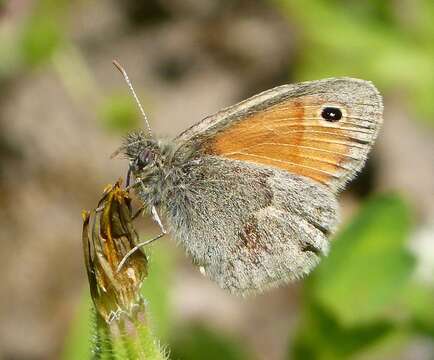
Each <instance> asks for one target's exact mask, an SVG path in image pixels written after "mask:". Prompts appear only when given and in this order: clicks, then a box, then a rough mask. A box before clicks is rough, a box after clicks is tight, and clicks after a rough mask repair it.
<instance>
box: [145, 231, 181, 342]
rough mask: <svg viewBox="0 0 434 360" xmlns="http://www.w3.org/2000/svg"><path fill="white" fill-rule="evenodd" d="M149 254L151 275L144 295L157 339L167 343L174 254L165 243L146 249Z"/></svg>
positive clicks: (147, 279) (146, 283) (146, 281)
mask: <svg viewBox="0 0 434 360" xmlns="http://www.w3.org/2000/svg"><path fill="white" fill-rule="evenodd" d="M146 252H147V253H148V254H149V274H148V277H147V278H146V280H145V281H144V283H143V286H142V294H143V296H144V298H145V299H146V300H147V301H148V303H149V309H148V312H149V314H150V315H149V316H150V321H151V328H152V329H153V330H154V332H155V334H156V337H157V338H159V339H161V340H163V341H166V340H167V339H168V337H169V330H170V325H171V321H170V320H171V309H170V304H169V289H170V286H171V274H172V271H173V262H174V259H173V254H172V251H171V250H170V249H169V247H168V246H167V245H166V244H165V243H164V241H161V240H160V241H159V242H158V243H156V244H155V245H153V246H152V247H148V248H146Z"/></svg>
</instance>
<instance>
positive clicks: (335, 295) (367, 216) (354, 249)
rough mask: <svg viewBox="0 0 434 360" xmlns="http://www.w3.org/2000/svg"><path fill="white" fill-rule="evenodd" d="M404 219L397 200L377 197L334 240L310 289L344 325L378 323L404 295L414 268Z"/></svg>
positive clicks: (406, 214)
mask: <svg viewBox="0 0 434 360" xmlns="http://www.w3.org/2000/svg"><path fill="white" fill-rule="evenodd" d="M409 217H410V216H409V211H408V209H407V206H406V205H405V204H404V203H403V202H402V201H401V200H400V198H399V197H396V196H392V195H391V196H380V197H377V198H375V199H373V200H371V201H369V202H368V203H366V204H365V206H364V207H363V208H362V209H361V211H360V213H359V214H358V215H357V216H356V218H355V219H354V220H353V221H352V222H351V223H350V224H349V225H348V226H347V227H346V228H345V229H344V230H343V231H342V232H341V233H340V234H339V235H338V237H337V238H336V239H335V240H334V241H333V244H332V250H331V252H330V255H329V257H327V258H326V259H324V260H323V262H322V263H321V264H320V265H319V267H318V269H317V271H316V272H315V275H314V277H312V279H311V281H312V284H311V287H310V290H311V291H312V296H313V297H314V298H315V299H316V300H317V301H318V302H319V303H320V304H322V306H324V308H326V309H328V310H329V311H331V312H332V313H333V314H334V316H335V317H336V319H337V320H338V321H339V322H340V323H341V324H342V325H343V326H354V325H359V324H364V323H365V324H366V323H369V322H371V321H378V320H380V319H381V318H383V317H385V316H386V313H387V311H388V310H389V306H390V304H391V303H392V302H393V301H394V299H395V298H396V297H397V296H399V295H400V293H401V292H402V291H403V290H404V288H405V286H406V284H407V281H408V280H409V277H410V275H411V274H412V271H413V268H414V264H415V260H414V258H413V257H412V255H411V254H410V253H409V251H408V250H407V249H406V247H405V243H406V241H407V239H408V235H409V229H410V218H409Z"/></svg>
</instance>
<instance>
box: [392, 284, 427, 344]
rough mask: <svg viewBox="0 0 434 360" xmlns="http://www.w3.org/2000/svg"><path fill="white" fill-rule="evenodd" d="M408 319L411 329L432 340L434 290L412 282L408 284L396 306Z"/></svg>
mask: <svg viewBox="0 0 434 360" xmlns="http://www.w3.org/2000/svg"><path fill="white" fill-rule="evenodd" d="M398 305H399V306H400V307H401V308H402V309H403V312H405V314H404V315H405V316H407V317H409V318H410V319H409V320H410V322H411V327H412V329H413V330H414V331H415V332H417V333H419V334H421V335H425V336H430V337H431V338H433V339H434V288H433V287H432V286H431V287H429V286H428V285H426V284H425V285H424V284H419V283H417V282H416V281H413V282H411V283H409V284H408V286H407V287H406V288H405V290H404V291H403V293H402V296H401V298H400V299H399V304H398Z"/></svg>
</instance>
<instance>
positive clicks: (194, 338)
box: [171, 325, 251, 360]
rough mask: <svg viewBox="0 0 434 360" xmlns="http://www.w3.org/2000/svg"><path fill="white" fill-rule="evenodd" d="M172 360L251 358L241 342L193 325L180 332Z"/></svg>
mask: <svg viewBox="0 0 434 360" xmlns="http://www.w3.org/2000/svg"><path fill="white" fill-rule="evenodd" d="M171 359H185V360H203V359H207V360H221V359H225V360H244V359H251V357H250V356H247V352H246V351H245V349H243V348H242V347H241V346H240V345H239V341H235V340H234V339H231V338H229V337H228V336H223V335H222V334H220V333H217V332H214V331H211V330H210V329H208V328H206V327H204V326H202V325H193V326H191V327H189V328H183V329H182V331H179V332H178V337H177V339H176V340H175V342H174V343H173V344H171Z"/></svg>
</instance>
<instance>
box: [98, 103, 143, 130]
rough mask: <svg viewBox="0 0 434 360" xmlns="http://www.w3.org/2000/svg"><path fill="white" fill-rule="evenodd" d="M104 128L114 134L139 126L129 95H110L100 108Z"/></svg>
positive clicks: (137, 113) (135, 106)
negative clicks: (114, 132)
mask: <svg viewBox="0 0 434 360" xmlns="http://www.w3.org/2000/svg"><path fill="white" fill-rule="evenodd" d="M100 113H101V118H102V119H103V122H104V126H105V127H106V128H107V129H109V130H111V131H116V132H125V131H128V130H131V129H134V128H136V127H138V126H139V119H140V114H139V111H138V109H137V105H136V104H135V102H134V99H133V97H132V96H130V95H112V96H110V97H107V98H106V99H105V100H104V103H103V105H102V107H101V111H100Z"/></svg>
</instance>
